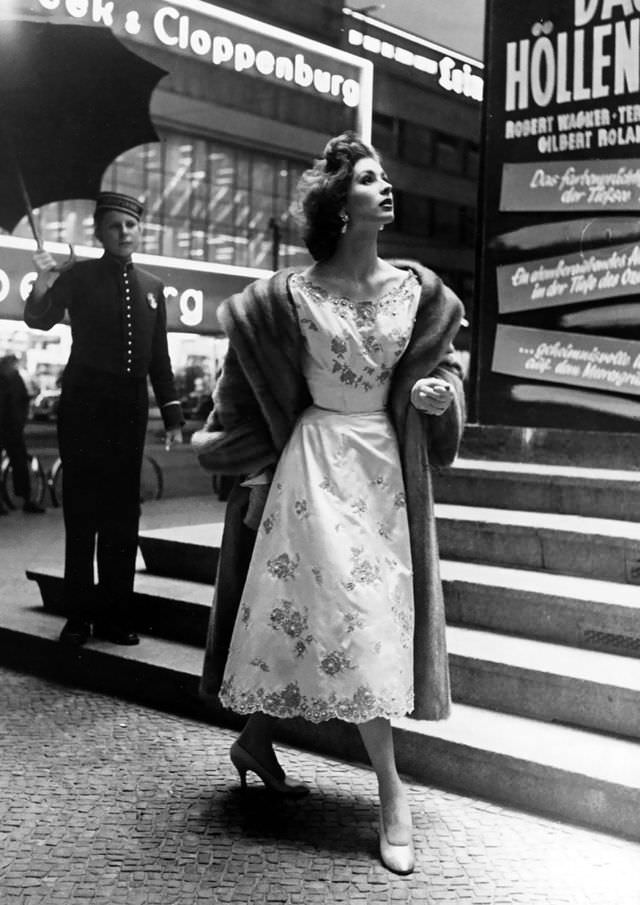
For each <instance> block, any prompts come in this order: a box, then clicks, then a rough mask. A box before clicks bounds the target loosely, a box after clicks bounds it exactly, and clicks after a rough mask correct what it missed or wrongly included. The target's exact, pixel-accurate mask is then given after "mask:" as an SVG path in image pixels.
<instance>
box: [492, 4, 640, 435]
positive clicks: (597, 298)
mask: <svg viewBox="0 0 640 905" xmlns="http://www.w3.org/2000/svg"><path fill="white" fill-rule="evenodd" d="M515 7H516V4H514V3H513V0H488V2H487V31H486V42H485V61H486V67H487V69H486V82H485V87H486V95H485V97H486V100H485V104H486V106H485V112H484V127H483V129H484V131H483V172H482V179H481V198H480V217H479V220H480V224H481V228H480V236H479V258H478V269H477V292H476V312H475V317H474V321H475V331H476V336H475V338H476V343H475V353H474V354H475V359H474V373H475V378H476V379H475V390H476V397H475V400H474V402H475V412H474V414H475V420H477V421H478V422H480V423H482V424H508V425H520V426H537V427H562V428H571V429H581V430H622V431H636V430H640V0H519V2H518V3H517V15H515Z"/></svg>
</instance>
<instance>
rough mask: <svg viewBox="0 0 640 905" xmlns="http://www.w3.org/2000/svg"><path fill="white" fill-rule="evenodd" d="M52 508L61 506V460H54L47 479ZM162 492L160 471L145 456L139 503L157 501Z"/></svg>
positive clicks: (154, 461) (150, 459)
mask: <svg viewBox="0 0 640 905" xmlns="http://www.w3.org/2000/svg"><path fill="white" fill-rule="evenodd" d="M47 484H48V486H49V496H50V497H51V505H52V506H61V505H62V460H61V459H56V461H55V462H54V463H53V465H52V467H51V471H50V472H49V477H48V479H47ZM163 491H164V478H163V475H162V469H161V468H160V466H159V465H158V463H157V462H156V460H155V459H152V458H151V456H145V457H144V458H143V460H142V469H141V472H140V502H141V503H144V502H146V501H147V500H159V499H160V498H161V497H162V493H163Z"/></svg>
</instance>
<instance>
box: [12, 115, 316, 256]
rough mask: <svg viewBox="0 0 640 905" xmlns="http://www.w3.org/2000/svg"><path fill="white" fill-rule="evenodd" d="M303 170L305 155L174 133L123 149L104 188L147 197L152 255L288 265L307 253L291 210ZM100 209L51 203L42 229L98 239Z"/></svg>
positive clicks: (147, 245) (77, 239)
mask: <svg viewBox="0 0 640 905" xmlns="http://www.w3.org/2000/svg"><path fill="white" fill-rule="evenodd" d="M304 169H305V165H303V164H302V163H301V162H300V161H298V160H292V159H287V158H285V157H281V156H277V155H271V154H267V153H264V152H257V151H253V150H251V149H247V148H241V147H234V146H232V145H228V144H223V143H221V142H214V141H207V140H205V139H201V138H196V137H194V136H188V135H183V134H180V133H174V132H167V133H164V134H163V135H162V138H161V141H160V142H154V143H152V144H149V145H143V146H140V147H137V148H133V149H131V150H130V151H127V152H126V153H125V154H123V155H121V156H120V157H119V158H118V159H117V160H116V161H115V162H114V163H113V164H112V165H111V166H110V167H109V169H108V170H107V172H106V173H105V176H104V179H103V184H102V187H103V188H104V189H107V190H112V191H119V192H126V193H127V194H130V195H133V196H135V197H136V198H140V199H141V200H143V201H144V202H145V206H146V213H145V224H144V230H143V239H142V249H141V250H142V251H144V252H146V253H147V254H160V255H166V256H169V257H177V258H188V259H192V260H195V261H216V262H219V263H224V264H235V265H244V266H251V267H265V268H270V267H271V266H272V265H273V264H277V266H280V267H283V266H288V265H290V264H291V263H293V262H294V261H295V262H298V261H299V260H301V259H305V258H306V257H307V252H306V249H305V248H304V245H303V242H302V238H301V229H300V227H299V225H298V224H297V223H296V222H295V221H294V220H293V219H292V218H291V216H290V214H289V211H290V208H291V205H292V202H293V200H294V198H295V193H296V186H297V183H298V180H299V177H300V175H301V173H302V171H303V170H304ZM93 208H94V204H93V202H91V201H86V202H82V201H65V202H60V203H56V204H50V205H46V206H45V207H43V208H42V209H41V210H40V211H38V213H37V215H38V217H39V221H40V225H41V228H42V231H43V236H44V237H45V238H46V239H49V240H52V241H61V242H69V241H71V242H73V243H75V244H84V245H95V244H96V240H95V238H94V236H93ZM275 227H277V228H275ZM26 228H28V227H25V229H26ZM20 229H21V227H19V228H18V229H17V230H16V235H19V234H21V233H20Z"/></svg>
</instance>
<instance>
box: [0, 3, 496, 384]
mask: <svg viewBox="0 0 640 905" xmlns="http://www.w3.org/2000/svg"><path fill="white" fill-rule="evenodd" d="M12 11H15V12H16V14H22V13H29V14H37V15H38V16H41V17H45V18H48V19H50V20H51V21H52V22H73V21H75V22H82V23H83V24H85V25H96V26H107V27H110V28H111V29H112V30H113V32H114V33H115V34H116V35H117V36H118V37H119V38H120V39H121V40H123V42H124V43H126V44H127V46H128V47H129V48H130V49H131V50H133V51H134V52H136V53H137V54H139V55H140V56H143V57H145V58H146V59H148V60H150V61H152V62H153V63H155V64H157V65H159V66H161V67H162V68H163V69H165V70H166V71H167V75H166V76H165V77H164V78H163V79H162V80H161V81H160V83H159V85H158V87H157V88H156V90H155V92H154V95H153V99H152V103H151V114H152V118H153V121H154V124H155V126H156V130H157V132H158V135H159V138H160V141H158V142H154V143H150V144H148V145H142V146H138V147H136V148H133V149H131V150H129V151H128V152H126V153H125V154H123V155H121V157H119V158H118V159H117V160H116V161H115V162H114V163H113V165H112V166H111V167H110V168H109V169H108V170H107V172H106V173H105V177H104V181H103V188H104V189H112V190H116V191H122V192H127V193H129V194H132V195H135V196H137V197H139V198H140V199H141V200H143V201H144V202H145V204H146V216H145V230H144V244H143V248H142V252H143V254H142V256H141V261H142V263H143V264H144V266H146V267H149V268H150V269H152V270H155V271H156V272H157V273H158V275H159V276H161V278H162V279H163V280H164V281H165V284H166V285H167V287H168V290H167V291H168V316H169V327H170V330H171V331H172V332H174V333H175V334H176V335H180V336H182V337H185V336H186V337H189V336H190V337H191V340H190V342H189V343H188V342H186V340H184V342H183V345H184V344H185V343H186V346H185V347H188V348H191V349H193V348H194V343H195V342H196V337H197V336H215V335H218V334H219V326H218V323H217V319H216V315H215V311H216V308H217V305H218V303H219V301H220V300H221V299H223V298H225V297H226V296H228V295H229V294H230V293H231V292H233V291H237V289H239V288H241V286H242V285H244V284H246V283H247V282H248V281H249V280H251V279H254V278H255V277H256V276H260V275H263V274H266V273H268V272H270V271H271V270H273V269H275V268H277V267H283V266H295V265H303V264H306V263H308V262H309V261H310V258H309V256H308V253H307V252H306V249H305V248H304V244H303V242H302V238H301V231H300V227H299V224H298V223H297V222H296V220H295V218H294V216H293V215H292V205H293V202H294V201H295V189H296V184H297V181H298V178H299V176H300V174H301V172H302V171H303V170H304V169H305V167H307V166H308V165H309V163H310V161H311V160H312V158H313V157H314V156H315V155H317V154H318V152H319V151H320V150H321V149H322V147H323V146H324V144H325V142H326V141H327V139H328V137H330V136H331V135H333V134H336V133H338V132H340V131H342V130H343V129H345V128H353V129H356V130H358V131H359V132H360V133H361V134H362V135H363V137H365V138H371V139H372V141H373V143H374V144H375V146H376V147H377V148H378V149H379V150H380V151H381V153H382V154H383V157H384V161H385V165H386V167H387V170H388V171H389V173H390V175H391V178H392V181H393V183H394V188H395V193H396V199H397V219H396V222H395V224H394V225H393V226H392V227H390V228H388V229H387V230H386V231H385V233H384V234H383V236H382V244H381V251H382V254H383V255H385V256H393V257H402V258H413V259H416V260H419V261H421V262H422V263H423V264H426V265H428V266H431V267H432V268H433V269H435V270H437V271H438V272H439V273H440V274H441V275H442V276H443V278H444V279H445V281H446V282H447V283H448V284H449V285H451V286H452V288H454V289H455V291H456V292H458V294H459V295H460V296H461V297H462V298H463V299H464V300H465V301H466V302H467V303H470V300H471V296H472V281H473V263H474V252H473V243H474V225H475V207H476V184H477V167H478V142H479V131H480V108H481V97H482V77H481V72H482V71H481V66H480V64H478V63H477V62H475V61H471V60H467V59H466V58H464V57H461V56H459V55H456V54H455V53H453V52H450V51H447V50H446V49H444V48H438V47H437V46H436V45H432V44H429V43H428V42H424V41H421V40H420V39H417V38H414V37H413V36H411V35H408V34H406V33H404V32H400V31H398V30H396V29H392V28H390V27H389V26H386V25H384V24H383V23H380V22H377V21H376V20H374V19H372V18H371V17H368V16H366V15H363V14H361V13H358V12H355V11H352V10H347V9H344V8H343V5H342V3H341V2H336V0H305V3H301V4H291V3H289V2H286V0H270V2H269V3H266V4H265V3H263V2H261V0H234V2H233V3H229V4H228V5H227V7H222V6H216V5H213V4H210V3H205V2H202V0H174V2H172V3H164V2H162V0H118V2H117V3H113V2H109V0H12ZM43 115H55V111H43ZM92 213H93V202H92V201H91V200H90V199H74V200H68V201H61V202H59V203H55V204H51V205H47V206H46V207H43V208H42V209H41V210H39V211H37V212H36V217H37V219H38V222H39V226H40V230H41V234H42V235H43V237H44V239H45V241H47V242H49V243H54V244H53V245H50V246H49V247H51V248H52V249H55V250H56V251H59V252H60V254H61V255H62V254H64V253H65V252H66V250H67V245H66V243H72V244H73V245H74V247H75V249H76V253H77V254H78V256H80V257H82V256H83V255H84V256H91V255H95V254H98V253H99V251H98V249H97V248H96V243H95V240H94V238H93V223H92ZM56 243H57V244H56ZM32 248H33V240H32V239H31V238H30V232H29V226H28V223H27V221H26V219H25V220H24V221H22V222H21V223H20V225H19V226H18V227H17V228H16V229H15V230H14V232H13V234H12V236H7V235H4V236H3V235H0V253H1V255H2V262H1V263H0V344H3V345H4V347H5V348H6V347H7V340H6V339H5V341H4V343H2V335H3V333H2V332H1V331H4V335H5V337H6V335H7V330H8V328H9V323H8V322H9V321H11V322H12V323H13V324H16V323H19V318H20V316H21V306H22V301H23V299H24V297H25V296H26V293H27V292H28V287H29V282H30V280H31V279H32V278H33V271H32V264H31V253H32V251H31V250H32ZM3 319H4V322H5V323H4V326H3ZM61 329H62V328H61ZM14 332H15V333H16V336H18V335H19V337H18V338H17V339H15V340H14V341H13V345H14V346H18V345H22V346H29V345H30V344H32V340H31V339H30V338H28V337H27V338H26V339H25V336H24V334H25V331H24V329H23V328H22V327H19V326H17V325H16V327H15V331H14ZM61 335H62V336H63V345H64V331H63V332H62V334H61ZM51 339H56V341H57V337H55V336H52V337H51ZM41 341H42V342H44V339H43V338H41ZM176 342H177V336H176V337H174V342H173V348H172V354H173V353H174V350H176V354H178V357H180V356H181V353H180V352H179V351H177V346H176ZM14 350H15V349H14ZM18 351H20V350H19V349H18ZM182 357H184V356H182ZM177 364H178V367H179V366H180V365H181V364H182V362H181V361H179V362H178V363H177Z"/></svg>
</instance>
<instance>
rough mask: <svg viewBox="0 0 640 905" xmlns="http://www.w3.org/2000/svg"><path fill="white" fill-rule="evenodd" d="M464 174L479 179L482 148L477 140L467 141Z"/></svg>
mask: <svg viewBox="0 0 640 905" xmlns="http://www.w3.org/2000/svg"><path fill="white" fill-rule="evenodd" d="M465 157H466V162H465V170H464V175H465V176H468V177H469V179H478V177H479V175H480V148H479V146H478V145H477V144H476V143H475V142H467V146H466V155H465Z"/></svg>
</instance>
